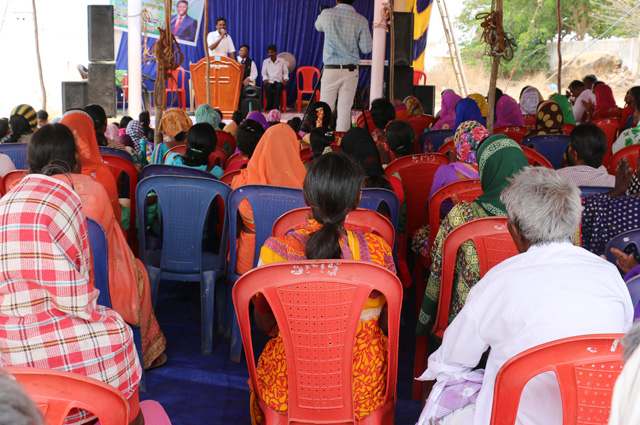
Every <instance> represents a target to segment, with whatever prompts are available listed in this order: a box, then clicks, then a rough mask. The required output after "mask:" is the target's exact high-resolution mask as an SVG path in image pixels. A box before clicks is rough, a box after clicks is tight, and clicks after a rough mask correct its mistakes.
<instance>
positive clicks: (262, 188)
mask: <svg viewBox="0 0 640 425" xmlns="http://www.w3.org/2000/svg"><path fill="white" fill-rule="evenodd" d="M243 199H246V200H247V201H248V202H249V204H250V205H251V210H252V212H253V221H254V223H255V229H256V247H255V251H254V260H253V266H254V267H256V266H257V265H258V259H259V257H260V249H261V248H262V245H264V242H265V241H266V240H267V238H269V237H270V236H271V230H272V229H273V223H275V222H276V220H277V219H278V217H280V216H281V215H282V214H284V213H286V212H287V211H291V210H293V209H296V208H301V207H305V206H306V204H305V202H304V196H303V195H302V189H294V188H291V187H281V186H269V185H259V184H255V185H254V184H249V185H245V186H240V187H238V188H237V189H235V190H234V191H232V192H231V194H230V195H229V204H228V205H229V207H228V212H229V214H228V216H229V234H230V235H231V238H232V242H231V244H230V245H229V246H230V254H229V274H230V276H232V277H235V276H236V275H235V266H236V244H235V237H236V235H237V234H238V233H237V223H238V206H239V205H240V202H242V200H243Z"/></svg>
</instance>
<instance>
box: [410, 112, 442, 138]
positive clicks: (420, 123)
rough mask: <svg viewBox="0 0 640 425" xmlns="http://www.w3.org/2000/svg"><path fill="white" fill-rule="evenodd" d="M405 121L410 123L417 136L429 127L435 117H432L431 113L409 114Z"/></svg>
mask: <svg viewBox="0 0 640 425" xmlns="http://www.w3.org/2000/svg"><path fill="white" fill-rule="evenodd" d="M407 122H408V123H409V125H411V127H412V128H413V131H414V132H415V133H416V136H417V137H420V136H422V133H424V131H425V130H426V129H427V128H429V127H431V126H432V125H433V124H434V123H435V122H436V119H435V118H433V117H432V116H431V115H426V114H425V115H409V118H407Z"/></svg>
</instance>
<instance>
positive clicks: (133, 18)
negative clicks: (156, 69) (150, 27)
mask: <svg viewBox="0 0 640 425" xmlns="http://www.w3.org/2000/svg"><path fill="white" fill-rule="evenodd" d="M128 4H129V9H128V12H129V19H128V24H127V25H128V27H129V70H128V72H127V76H128V77H129V112H128V113H129V116H132V117H133V118H134V119H137V118H138V115H139V114H140V112H142V16H141V13H142V0H129V1H128Z"/></svg>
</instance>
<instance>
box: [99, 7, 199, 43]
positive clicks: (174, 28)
mask: <svg viewBox="0 0 640 425" xmlns="http://www.w3.org/2000/svg"><path fill="white" fill-rule="evenodd" d="M204 2H205V0H177V1H173V2H172V9H173V10H172V11H171V32H172V33H173V35H175V37H176V40H177V41H178V43H181V44H186V45H188V46H195V45H196V43H197V36H198V33H199V32H200V25H201V23H202V22H203V15H204ZM127 3H128V1H127V0H111V4H112V5H113V24H114V26H115V28H116V29H118V30H121V31H127V13H128V12H127V8H128V4H127ZM142 10H143V11H145V12H144V13H143V22H142V33H143V35H144V34H145V32H146V35H147V36H148V37H153V38H158V37H160V31H158V28H161V27H163V26H164V17H165V14H164V1H163V0H142Z"/></svg>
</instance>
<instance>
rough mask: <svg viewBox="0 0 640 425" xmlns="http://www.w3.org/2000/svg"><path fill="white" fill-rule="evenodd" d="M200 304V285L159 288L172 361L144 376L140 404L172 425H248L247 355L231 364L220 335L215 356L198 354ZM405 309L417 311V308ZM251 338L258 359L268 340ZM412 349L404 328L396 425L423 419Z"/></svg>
mask: <svg viewBox="0 0 640 425" xmlns="http://www.w3.org/2000/svg"><path fill="white" fill-rule="evenodd" d="M199 305H200V300H199V289H198V286H197V285H190V284H178V283H170V282H164V281H163V282H162V283H161V286H160V290H159V296H158V302H157V305H156V315H157V317H158V321H159V322H160V327H161V328H162V331H163V332H164V334H165V336H166V338H167V349H166V353H167V356H168V360H167V363H166V364H165V365H163V366H162V367H159V368H157V369H154V370H151V371H148V372H147V373H146V377H147V391H146V393H140V399H141V400H156V401H157V402H159V403H160V404H162V406H163V407H164V409H165V410H166V412H167V414H168V415H169V418H170V419H171V422H172V424H173V425H192V424H211V425H215V424H243V425H244V424H250V423H251V419H250V415H249V397H250V395H249V386H248V384H247V381H248V379H249V372H248V370H247V366H246V360H245V358H244V355H243V358H242V361H241V362H240V363H234V362H232V361H231V360H229V350H230V340H229V339H225V338H224V336H223V335H220V334H217V333H215V334H214V342H213V355H210V356H205V355H202V354H200V312H199ZM404 309H405V311H414V310H413V306H411V308H409V306H408V305H405V306H404ZM409 322H411V323H413V320H411V321H409ZM253 338H254V344H255V347H254V348H255V352H256V354H255V356H256V359H257V358H258V356H259V353H260V351H261V349H262V348H261V347H262V346H264V344H265V343H266V341H267V339H266V337H265V336H263V335H262V334H260V332H259V331H257V330H255V331H254V333H253ZM414 347H415V337H414V336H413V329H410V326H402V327H401V332H400V358H399V362H398V363H399V366H398V387H397V391H398V403H397V405H396V410H395V423H396V424H398V425H405V424H406V425H413V424H415V423H416V421H417V420H418V417H419V416H420V403H419V402H415V401H411V388H412V375H413V356H414ZM147 425H152V424H147Z"/></svg>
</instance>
